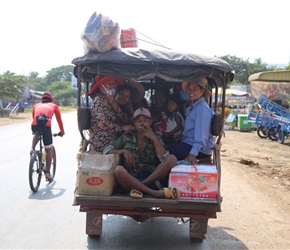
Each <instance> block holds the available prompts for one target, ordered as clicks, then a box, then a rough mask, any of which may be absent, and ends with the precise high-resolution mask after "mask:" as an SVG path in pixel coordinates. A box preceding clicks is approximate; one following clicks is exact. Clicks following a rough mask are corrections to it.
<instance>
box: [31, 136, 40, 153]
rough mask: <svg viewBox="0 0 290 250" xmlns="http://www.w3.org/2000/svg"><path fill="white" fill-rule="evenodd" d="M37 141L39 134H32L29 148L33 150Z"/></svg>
mask: <svg viewBox="0 0 290 250" xmlns="http://www.w3.org/2000/svg"><path fill="white" fill-rule="evenodd" d="M38 142H39V135H37V134H34V135H33V138H32V145H31V149H33V150H35V147H36V145H37V143H38Z"/></svg>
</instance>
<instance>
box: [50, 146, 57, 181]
mask: <svg viewBox="0 0 290 250" xmlns="http://www.w3.org/2000/svg"><path fill="white" fill-rule="evenodd" d="M55 172H56V152H55V147H54V146H52V159H51V167H50V174H51V175H52V177H53V178H54V177H55Z"/></svg>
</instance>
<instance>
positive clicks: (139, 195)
mask: <svg viewBox="0 0 290 250" xmlns="http://www.w3.org/2000/svg"><path fill="white" fill-rule="evenodd" d="M130 196H131V197H132V198H138V199H141V198H143V194H142V192H140V191H139V190H137V189H135V188H131V191H130Z"/></svg>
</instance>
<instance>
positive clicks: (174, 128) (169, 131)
mask: <svg viewBox="0 0 290 250" xmlns="http://www.w3.org/2000/svg"><path fill="white" fill-rule="evenodd" d="M180 104H181V98H180V95H179V94H171V95H170V96H169V98H168V101H167V113H168V115H169V117H168V118H167V120H166V121H165V123H166V130H165V132H164V133H163V134H162V138H163V140H164V141H165V142H170V141H174V139H175V138H176V137H178V138H179V136H180V134H181V132H182V129H183V126H184V119H183V116H182V114H181V113H180V111H179V108H180Z"/></svg>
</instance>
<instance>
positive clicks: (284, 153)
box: [208, 131, 290, 249]
mask: <svg viewBox="0 0 290 250" xmlns="http://www.w3.org/2000/svg"><path fill="white" fill-rule="evenodd" d="M289 139H290V138H289ZM289 139H287V140H285V143H284V144H279V143H278V142H274V141H271V140H269V139H261V138H260V137H258V135H257V133H256V131H252V132H239V131H226V132H225V138H223V140H222V142H223V145H222V153H221V156H222V171H223V172H222V187H221V188H222V196H223V198H224V201H223V203H222V209H223V211H222V212H221V213H219V214H218V219H217V220H211V221H210V223H209V225H210V226H213V227H217V228H219V227H224V230H225V231H226V232H227V233H228V235H227V236H223V237H227V238H228V240H236V241H237V248H236V249H290V153H289V149H290V148H289V146H290V140H289ZM247 164H249V165H247ZM211 229H212V228H211ZM214 232H215V230H213V232H211V231H210V234H208V235H209V237H210V238H212V237H213V236H214V237H216V239H217V240H218V239H221V237H220V236H221V235H219V234H215V233H214ZM212 235H213V236H212ZM225 249H226V246H225Z"/></svg>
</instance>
